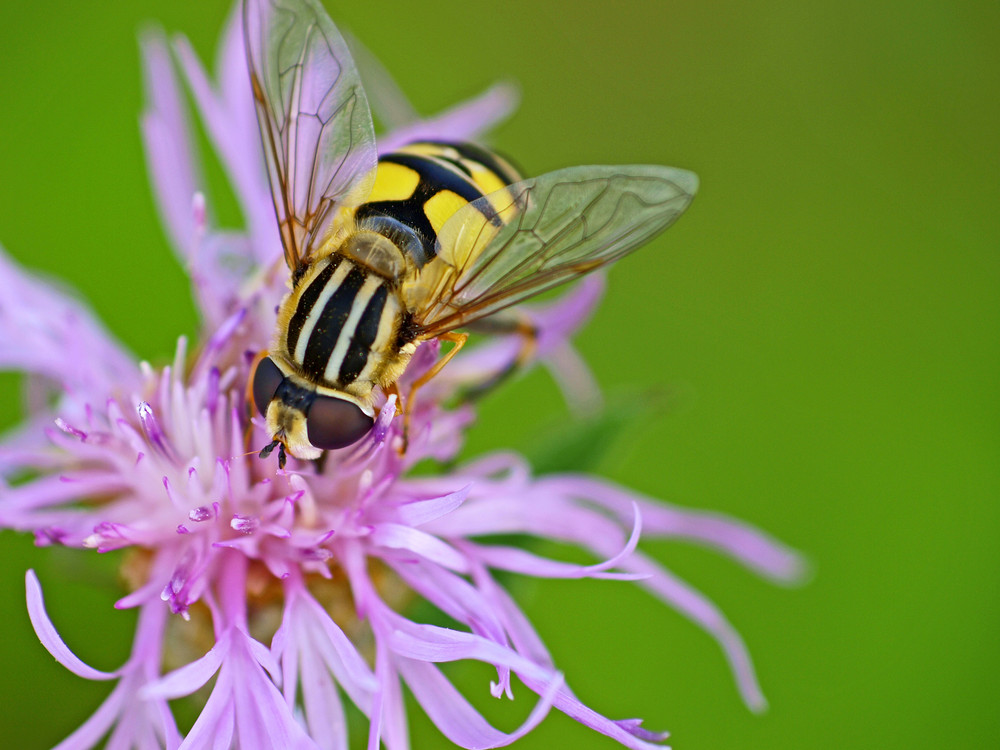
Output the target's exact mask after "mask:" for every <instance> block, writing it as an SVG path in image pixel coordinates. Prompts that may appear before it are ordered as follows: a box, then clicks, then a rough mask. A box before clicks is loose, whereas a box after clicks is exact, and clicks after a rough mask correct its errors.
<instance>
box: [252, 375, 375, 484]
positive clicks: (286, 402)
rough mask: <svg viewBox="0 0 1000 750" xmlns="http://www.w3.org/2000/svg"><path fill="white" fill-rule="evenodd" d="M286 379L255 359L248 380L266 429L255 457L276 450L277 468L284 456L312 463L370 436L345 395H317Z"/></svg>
mask: <svg viewBox="0 0 1000 750" xmlns="http://www.w3.org/2000/svg"><path fill="white" fill-rule="evenodd" d="M298 381H299V378H293V377H291V376H289V375H286V374H285V373H284V372H283V370H282V368H280V367H279V366H278V365H277V364H276V363H275V361H274V360H273V359H272V358H271V357H269V356H265V357H263V358H261V359H260V360H259V361H258V363H257V366H256V369H255V370H254V372H253V375H252V377H251V392H252V397H253V401H254V404H255V405H256V407H257V410H258V411H259V412H260V415H261V416H262V417H264V419H265V421H266V423H267V431H268V434H270V435H271V442H270V443H269V444H268V445H266V446H265V447H264V448H263V449H262V450H261V452H260V457H261V458H267V457H268V456H269V455H271V453H272V451H274V449H275V448H277V449H278V465H279V467H283V466H284V463H285V461H284V459H285V451H286V450H287V452H288V453H290V454H291V455H293V456H294V457H295V458H299V459H304V460H312V459H316V458H319V457H320V455H322V453H323V451H326V450H335V449H337V448H345V447H347V446H348V445H352V444H354V443H356V442H357V441H358V440H360V439H361V438H363V437H364V436H365V435H367V434H368V432H369V431H370V430H371V428H372V425H373V424H374V422H375V420H374V417H373V416H371V415H370V414H368V413H366V412H365V410H364V409H362V407H361V406H360V405H359V404H358V403H356V402H355V401H354V400H353V399H351V398H350V397H349V396H347V394H344V396H343V397H340V396H337V395H326V394H323V393H318V392H317V391H316V388H315V387H313V386H312V385H310V384H309V383H306V382H305V381H303V382H298Z"/></svg>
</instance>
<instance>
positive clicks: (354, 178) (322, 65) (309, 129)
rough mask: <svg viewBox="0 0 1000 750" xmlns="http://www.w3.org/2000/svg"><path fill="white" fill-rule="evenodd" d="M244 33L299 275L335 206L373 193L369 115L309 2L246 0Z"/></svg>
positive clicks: (325, 20) (328, 26)
mask: <svg viewBox="0 0 1000 750" xmlns="http://www.w3.org/2000/svg"><path fill="white" fill-rule="evenodd" d="M243 33H244V35H245V40H246V48H247V62H248V65H249V68H250V83H251V88H252V91H253V98H254V104H255V105H256V108H257V122H258V124H259V125H260V133H261V141H262V143H263V146H264V158H265V161H266V162H267V171H268V176H269V178H270V182H271V194H272V197H273V198H274V209H275V212H276V214H277V217H278V226H279V228H280V230H281V240H282V243H283V244H284V249H285V262H286V263H287V264H288V267H289V268H290V269H292V270H293V271H294V270H296V269H297V268H298V267H299V266H300V265H301V264H302V263H303V262H304V261H305V260H306V259H308V257H309V256H310V254H311V253H312V252H313V251H314V250H315V249H316V245H317V244H318V243H320V242H321V241H322V239H323V238H324V236H325V234H326V230H327V227H328V226H329V224H330V221H331V220H332V219H333V217H334V215H335V210H334V209H335V208H339V207H342V206H355V205H358V204H359V203H361V202H362V201H363V200H364V198H365V197H366V196H367V195H368V193H369V192H370V191H371V186H372V184H373V182H374V179H375V166H376V163H377V160H378V155H377V152H376V149H375V134H374V130H373V127H372V117H371V112H370V111H369V108H368V101H367V99H366V98H365V93H364V90H363V89H362V88H361V78H360V76H359V74H358V71H357V68H356V67H355V65H354V61H353V60H352V59H351V55H350V52H349V51H348V48H347V44H346V42H345V41H344V38H343V37H342V36H341V35H340V32H339V31H337V28H336V27H335V26H334V25H333V21H331V20H330V18H329V16H327V14H326V12H325V11H324V10H323V7H322V6H321V5H320V4H319V3H318V2H317V1H316V0H244V4H243Z"/></svg>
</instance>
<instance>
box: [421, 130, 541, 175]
mask: <svg viewBox="0 0 1000 750" xmlns="http://www.w3.org/2000/svg"><path fill="white" fill-rule="evenodd" d="M426 143H432V144H434V145H435V146H445V147H447V148H453V149H455V150H456V151H457V152H458V153H459V154H460V155H461V156H462V158H464V159H468V160H469V161H474V162H476V163H478V164H480V165H482V166H484V167H486V168H487V169H488V170H490V171H491V172H492V173H493V174H495V175H496V176H497V177H499V178H500V180H501V181H502V182H505V183H507V184H508V185H510V184H512V183H515V182H517V181H519V180H523V179H524V178H523V177H522V176H521V175H520V174H519V173H518V172H517V168H516V167H514V166H512V165H509V164H504V163H503V161H501V159H500V158H499V157H498V156H497V155H496V154H494V153H492V152H491V151H487V150H486V149H485V148H482V147H481V146H477V145H476V144H475V143H468V142H467V141H426Z"/></svg>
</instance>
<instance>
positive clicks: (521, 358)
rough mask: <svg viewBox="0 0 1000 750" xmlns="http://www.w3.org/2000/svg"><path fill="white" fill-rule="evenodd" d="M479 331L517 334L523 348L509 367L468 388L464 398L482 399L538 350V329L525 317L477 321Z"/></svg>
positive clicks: (528, 360)
mask: <svg viewBox="0 0 1000 750" xmlns="http://www.w3.org/2000/svg"><path fill="white" fill-rule="evenodd" d="M473 325H474V326H475V327H476V330H477V331H480V330H481V331H482V332H483V333H490V334H494V335H497V334H507V335H509V334H516V335H518V336H520V337H521V348H520V349H519V350H518V352H517V357H516V358H515V359H514V361H513V362H511V363H510V365H509V366H508V367H505V368H504V369H503V370H501V371H500V372H498V373H497V374H496V375H494V376H493V377H492V378H490V379H489V380H487V381H486V382H484V383H480V384H479V385H477V386H474V387H472V388H468V389H467V390H466V391H465V392H464V393H463V394H462V396H463V398H467V399H476V398H480V397H482V396H484V395H486V394H487V393H489V392H490V391H492V390H493V389H494V388H496V387H497V386H498V385H500V384H501V383H503V382H504V381H506V380H507V378H509V377H510V376H511V375H513V374H514V373H516V372H517V371H518V370H520V369H521V368H522V367H524V366H525V365H526V364H527V363H528V362H530V361H531V359H532V357H534V356H535V351H536V350H537V349H538V335H539V333H538V329H537V328H535V326H534V325H532V324H531V321H530V320H528V318H527V317H525V316H524V315H516V314H515V315H506V316H504V317H502V318H501V317H500V316H494V317H491V318H487V319H486V320H484V321H476V323H475V324H473Z"/></svg>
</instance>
